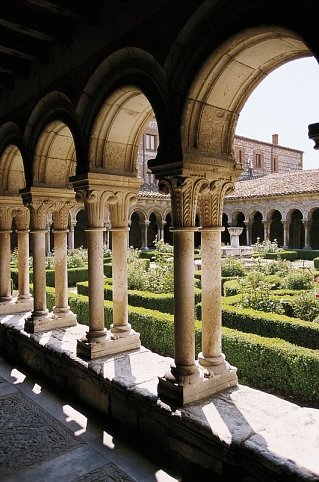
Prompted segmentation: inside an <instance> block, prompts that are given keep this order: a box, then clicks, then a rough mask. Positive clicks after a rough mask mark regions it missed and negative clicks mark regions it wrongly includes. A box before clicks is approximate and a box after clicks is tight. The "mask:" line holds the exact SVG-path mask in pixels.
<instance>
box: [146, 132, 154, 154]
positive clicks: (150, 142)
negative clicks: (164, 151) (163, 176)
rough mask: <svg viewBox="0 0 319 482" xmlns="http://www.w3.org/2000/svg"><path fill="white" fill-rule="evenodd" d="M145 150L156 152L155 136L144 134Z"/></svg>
mask: <svg viewBox="0 0 319 482" xmlns="http://www.w3.org/2000/svg"><path fill="white" fill-rule="evenodd" d="M145 149H146V150H147V151H155V150H156V136H154V135H153V134H146V135H145Z"/></svg>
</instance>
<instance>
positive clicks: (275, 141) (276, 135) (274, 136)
mask: <svg viewBox="0 0 319 482" xmlns="http://www.w3.org/2000/svg"><path fill="white" fill-rule="evenodd" d="M272 143H273V144H274V145H275V146H278V134H273V135H272Z"/></svg>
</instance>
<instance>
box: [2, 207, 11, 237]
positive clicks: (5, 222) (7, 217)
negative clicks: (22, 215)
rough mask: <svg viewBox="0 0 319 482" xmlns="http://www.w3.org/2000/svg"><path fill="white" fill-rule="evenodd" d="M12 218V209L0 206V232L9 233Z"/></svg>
mask: <svg viewBox="0 0 319 482" xmlns="http://www.w3.org/2000/svg"><path fill="white" fill-rule="evenodd" d="M13 217H14V209H13V208H12V207H6V206H0V231H11V228H12V219H13Z"/></svg>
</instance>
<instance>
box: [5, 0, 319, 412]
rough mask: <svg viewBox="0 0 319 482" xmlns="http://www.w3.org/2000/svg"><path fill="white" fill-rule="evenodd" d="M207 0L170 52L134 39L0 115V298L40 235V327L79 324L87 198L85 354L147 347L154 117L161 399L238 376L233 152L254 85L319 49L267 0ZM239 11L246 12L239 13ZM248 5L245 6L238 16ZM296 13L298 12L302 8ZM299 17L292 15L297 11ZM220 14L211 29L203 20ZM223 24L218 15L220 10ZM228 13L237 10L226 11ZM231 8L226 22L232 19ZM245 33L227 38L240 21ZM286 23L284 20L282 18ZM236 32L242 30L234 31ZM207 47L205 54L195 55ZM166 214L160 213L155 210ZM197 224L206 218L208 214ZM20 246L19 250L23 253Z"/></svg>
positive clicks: (31, 327) (34, 321) (36, 252)
mask: <svg viewBox="0 0 319 482" xmlns="http://www.w3.org/2000/svg"><path fill="white" fill-rule="evenodd" d="M233 7H234V10H233V12H232V13H233V16H232V18H231V19H230V18H229V16H228V15H223V14H222V13H223V12H222V7H220V10H218V11H217V12H216V11H215V8H214V3H213V2H208V3H207V2H206V3H204V4H202V5H201V6H200V7H199V8H198V10H196V11H195V12H194V14H193V15H192V16H191V17H190V18H189V20H188V22H187V23H186V24H185V25H184V26H183V27H182V28H181V30H180V32H179V33H178V34H177V36H176V39H175V41H173V42H172V45H171V48H170V51H169V53H168V55H167V56H166V57H165V59H164V60H162V61H161V62H159V61H158V60H157V59H156V58H155V57H154V56H153V55H152V54H151V53H150V52H147V51H145V50H142V49H139V48H133V47H125V48H120V49H119V50H117V51H115V52H113V53H110V54H109V55H108V56H107V57H106V58H105V59H104V60H103V61H101V63H100V64H99V65H98V66H97V67H96V69H95V71H94V72H93V73H92V74H91V76H90V78H87V79H85V82H84V84H83V90H82V94H81V96H80V97H79V99H77V101H76V102H75V101H74V100H71V99H70V98H69V97H68V96H67V95H66V93H63V92H60V91H58V90H53V91H51V92H48V93H46V94H45V95H43V97H42V98H39V99H37V101H36V102H34V104H33V106H32V109H31V110H30V115H29V119H28V122H26V123H25V125H18V124H14V123H12V122H10V121H8V122H7V123H4V124H3V125H2V126H1V127H0V172H1V179H2V181H1V186H0V188H1V195H0V257H1V259H0V262H1V276H0V296H1V301H2V304H1V309H3V310H5V308H6V306H8V305H10V306H12V305H13V303H14V304H15V308H14V309H16V310H17V303H18V302H19V299H28V301H29V299H30V293H29V287H28V281H27V274H28V268H27V263H28V261H27V253H28V235H29V234H28V233H29V231H30V236H31V247H32V253H33V303H34V305H33V309H32V312H31V315H30V317H29V318H28V319H26V321H25V327H24V328H25V330H26V331H28V332H38V331H40V332H41V331H47V330H52V329H55V328H61V327H64V328H66V327H69V326H73V325H74V324H76V317H75V315H74V314H73V313H72V312H71V311H70V309H69V307H68V296H67V269H66V266H67V265H66V261H67V236H68V232H67V231H68V222H69V213H70V210H72V209H74V208H75V206H76V203H77V202H80V203H83V205H84V209H85V215H86V232H87V239H88V261H89V328H88V332H87V335H86V338H85V339H82V340H78V345H77V356H79V357H83V358H86V359H94V358H97V357H103V356H106V355H110V354H114V353H118V352H123V351H127V350H132V349H137V348H139V347H140V345H141V342H143V340H140V337H139V334H138V333H136V332H135V331H134V330H133V329H132V327H131V326H130V324H129V322H128V301H127V265H126V253H127V246H128V217H129V213H130V212H131V211H130V210H131V207H132V206H133V205H134V203H136V202H137V199H138V192H139V189H140V185H141V180H140V179H139V178H137V169H136V156H137V151H138V146H139V144H140V140H141V136H142V134H143V131H144V129H145V127H146V125H147V124H148V122H149V120H150V119H151V118H152V117H153V116H155V118H156V121H157V125H158V129H159V139H160V144H159V148H158V152H157V155H156V157H155V158H154V159H153V160H151V161H149V168H150V169H151V171H152V172H153V174H154V175H155V176H156V178H157V179H158V182H159V188H160V191H161V192H162V193H163V194H165V195H168V194H169V195H170V200H171V201H170V202H171V220H172V228H171V233H172V237H173V245H174V260H175V261H174V279H175V281H174V283H175V284H174V302H175V313H174V363H173V364H172V366H171V370H170V372H169V373H166V374H165V375H164V376H163V377H162V378H160V380H159V384H158V394H159V396H160V397H161V398H163V399H168V400H173V401H174V402H175V403H178V404H184V403H188V402H190V401H194V400H197V399H199V398H202V397H204V396H207V395H209V394H211V393H215V392H216V391H219V390H221V389H223V388H226V387H229V386H233V385H236V384H237V373H236V369H235V368H234V367H231V366H230V365H229V364H228V363H227V361H226V360H225V357H224V355H223V353H222V343H221V306H220V303H221V282H220V281H221V280H220V271H221V270H220V236H221V231H222V214H223V207H224V198H225V195H227V194H228V193H229V192H231V191H232V189H233V187H234V183H235V181H236V179H237V178H238V176H239V175H240V172H241V167H240V165H238V164H237V163H236V160H235V157H234V153H233V152H232V145H233V137H234V133H235V127H236V122H237V119H238V116H239V113H240V111H241V109H242V107H243V106H244V103H245V100H246V99H247V98H248V96H249V95H250V93H251V92H252V91H253V90H254V88H255V87H256V85H258V83H259V82H261V81H262V79H263V78H264V77H265V76H266V75H267V73H268V72H271V71H272V70H273V69H274V68H276V67H277V66H279V65H281V64H282V63H284V62H287V61H289V60H292V59H296V58H299V57H302V56H306V55H310V54H311V53H310V51H309V47H307V39H306V38H302V36H303V35H304V37H306V34H307V32H306V30H305V31H301V32H298V31H297V29H296V28H294V27H295V25H294V24H293V22H292V25H291V28H290V29H288V28H287V18H286V15H285V16H281V15H278V12H277V10H276V9H275V11H276V22H274V18H273V17H272V16H271V11H272V10H271V8H270V7H269V9H268V11H267V15H266V17H265V15H264V14H263V15H261V13H258V11H257V10H256V8H255V7H254V6H253V5H251V6H250V7H249V8H251V9H253V10H254V9H255V10H254V15H255V17H254V18H255V20H256V25H255V26H254V28H245V25H246V24H245V21H244V18H243V19H242V22H239V20H240V18H241V15H243V13H241V10H240V9H239V10H238V11H236V9H237V8H238V7H237V3H236V2H234V5H233ZM235 14H236V15H235ZM237 14H238V15H237ZM296 15H297V16H298V15H299V13H298V12H296ZM292 18H293V15H292ZM210 19H212V24H213V25H217V24H218V29H219V30H218V32H217V31H215V29H211V30H208V31H207V30H206V29H204V31H203V28H202V25H203V22H205V23H209V21H210ZM218 19H219V20H220V22H219V20H218ZM223 19H225V20H223ZM226 19H227V22H226ZM230 22H233V23H234V25H233V29H232V32H233V35H232V37H231V38H228V34H227V32H229V31H230V29H229V23H230ZM274 25H278V26H274ZM235 32H237V33H235ZM194 52H196V55H195V54H194ZM106 210H108V212H109V222H110V228H111V231H112V259H113V323H112V325H111V326H110V328H109V329H106V328H105V326H104V305H103V243H104V239H103V236H104V234H103V233H104V230H105V218H106V215H105V213H106ZM155 212H156V211H155ZM197 213H198V215H199V225H197V224H196V221H195V220H196V214H197ZM50 216H51V217H52V229H53V233H54V234H53V235H54V248H55V249H54V255H55V285H56V290H55V307H54V308H53V312H52V313H51V312H50V313H49V311H48V309H47V305H46V282H45V279H46V278H45V249H46V248H45V245H46V232H47V221H48V219H50ZM13 220H14V223H15V226H16V227H17V234H18V250H19V273H20V272H21V279H19V296H18V300H14V301H13V300H11V294H10V292H9V281H10V262H9V259H10V231H11V230H12V226H13ZM198 231H200V232H201V249H202V350H201V352H200V353H198V354H195V331H194V279H193V278H194V277H193V270H194V263H193V253H194V233H195V232H198ZM20 258H21V259H20Z"/></svg>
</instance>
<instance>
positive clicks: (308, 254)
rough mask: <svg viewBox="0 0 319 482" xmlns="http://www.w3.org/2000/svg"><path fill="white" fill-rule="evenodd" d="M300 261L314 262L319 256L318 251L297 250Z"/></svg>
mask: <svg viewBox="0 0 319 482" xmlns="http://www.w3.org/2000/svg"><path fill="white" fill-rule="evenodd" d="M294 251H296V253H297V257H298V259H307V260H309V261H311V260H313V259H314V258H316V257H317V256H319V250H318V249H296V250H294Z"/></svg>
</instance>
